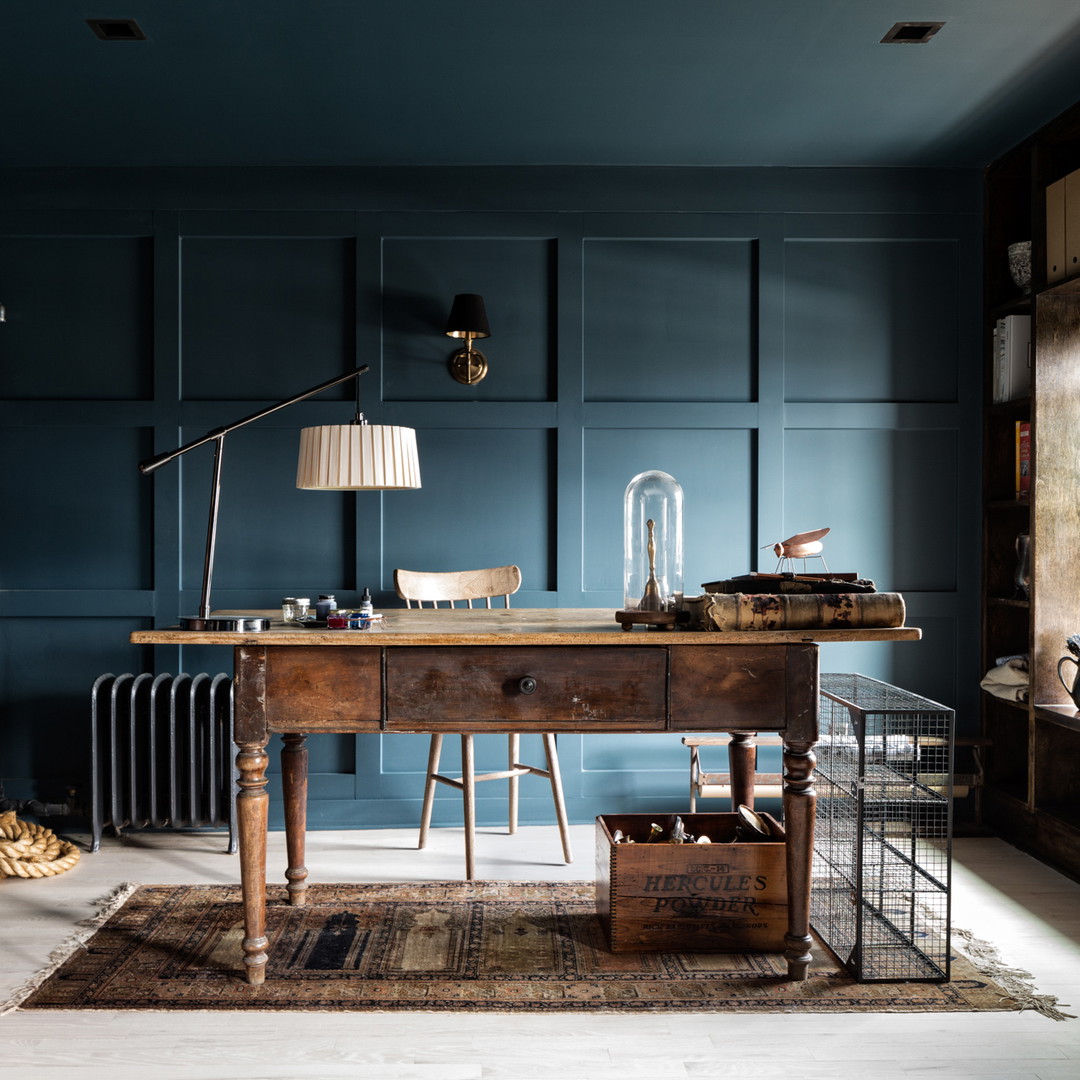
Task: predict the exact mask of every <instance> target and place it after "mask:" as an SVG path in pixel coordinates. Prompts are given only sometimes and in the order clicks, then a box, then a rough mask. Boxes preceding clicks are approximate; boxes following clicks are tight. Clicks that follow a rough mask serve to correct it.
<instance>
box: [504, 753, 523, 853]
mask: <svg viewBox="0 0 1080 1080" xmlns="http://www.w3.org/2000/svg"><path fill="white" fill-rule="evenodd" d="M506 742H507V747H508V757H509V761H507V763H506V767H507V769H509V770H510V771H511V772H513V771H514V769H516V768H517V761H518V756H519V753H520V751H519V747H520V746H521V736H520V735H518V734H517V733H516V732H514V733H511V734H510V735H507V736H506ZM519 780H520V777H518V776H511V777H510V807H509V811H508V814H507V819H508V820H509V822H510V828H509V829H508V830H507V831H508V832H510V833H511V834H513V833H516V832H517V823H518V781H519Z"/></svg>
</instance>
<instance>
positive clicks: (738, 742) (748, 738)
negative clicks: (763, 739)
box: [727, 731, 757, 810]
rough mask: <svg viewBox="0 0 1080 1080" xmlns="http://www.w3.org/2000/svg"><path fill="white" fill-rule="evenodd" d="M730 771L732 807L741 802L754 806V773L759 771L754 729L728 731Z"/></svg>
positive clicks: (733, 808) (744, 804) (734, 807)
mask: <svg viewBox="0 0 1080 1080" xmlns="http://www.w3.org/2000/svg"><path fill="white" fill-rule="evenodd" d="M728 735H729V736H730V739H731V741H730V742H729V743H728V748H727V752H728V772H729V774H730V776H731V809H732V810H735V809H736V808H737V807H738V806H739V805H740V804H741V805H743V806H749V807H750V808H751V809H753V807H754V774H755V773H756V771H757V745H756V744H755V742H754V739H755V738H756V737H757V733H756V732H754V731H731V732H728Z"/></svg>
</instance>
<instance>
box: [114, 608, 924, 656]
mask: <svg viewBox="0 0 1080 1080" xmlns="http://www.w3.org/2000/svg"><path fill="white" fill-rule="evenodd" d="M217 614H225V615H236V614H243V615H264V616H267V617H269V618H271V619H272V620H274V621H272V622H271V625H270V629H269V630H262V631H257V632H239V633H234V632H227V631H220V630H215V631H202V630H181V629H179V628H178V627H166V628H163V629H160V630H136V631H135V632H134V633H132V634H131V637H130V640H131V642H132V643H133V644H136V645H333V646H361V647H363V646H367V647H371V646H382V645H443V646H445V645H637V646H641V645H766V644H788V645H790V644H799V643H801V642H822V643H824V642H828V641H918V640H919V639H920V638H921V637H922V631H921V630H919V629H918V628H917V627H914V626H900V627H889V628H860V627H853V628H846V627H845V628H839V629H828V630H741V631H734V632H732V631H728V632H721V631H715V632H714V631H710V632H699V631H687V630H670V631H660V630H655V629H648V628H645V627H634V629H633V630H631V631H624V630H623V628H622V626H620V625H619V623H617V622H616V621H615V611H614V609H609V608H492V609H490V610H489V609H487V608H473V609H468V608H456V609H454V610H448V609H446V608H441V609H437V610H432V609H431V608H427V609H424V610H417V609H415V608H413V609H409V608H391V609H389V610H384V611H383V612H382V615H383V619H382V622H381V625H379V624H377V625H376V626H374V627H372V628H371V629H370V630H323V629H319V630H311V629H305V628H304V627H302V626H298V625H296V624H295V623H285V622H281V621H280V612H278V611H254V612H252V611H244V612H236V611H228V612H217Z"/></svg>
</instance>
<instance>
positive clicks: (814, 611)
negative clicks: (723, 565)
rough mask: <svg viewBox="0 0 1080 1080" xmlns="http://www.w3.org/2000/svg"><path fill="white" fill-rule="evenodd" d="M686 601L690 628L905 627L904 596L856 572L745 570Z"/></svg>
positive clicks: (808, 628) (837, 628) (709, 586)
mask: <svg viewBox="0 0 1080 1080" xmlns="http://www.w3.org/2000/svg"><path fill="white" fill-rule="evenodd" d="M701 587H702V589H704V590H705V593H704V595H703V596H698V597H691V598H687V599H686V600H684V608H685V609H686V611H687V612H688V613H689V623H688V625H687V629H691V630H812V629H836V630H841V629H844V628H852V629H854V628H866V627H894V626H903V625H904V617H905V610H904V598H903V597H902V596H901V595H900V593H893V592H878V591H877V589H876V587H875V585H874V583H873V582H872V581H869V580H867V579H865V578H860V577H859V576H858V574H854V573H838V574H744V575H742V576H740V577H734V578H727V579H725V580H723V581H710V582H706V583H705V584H703V585H702V586H701Z"/></svg>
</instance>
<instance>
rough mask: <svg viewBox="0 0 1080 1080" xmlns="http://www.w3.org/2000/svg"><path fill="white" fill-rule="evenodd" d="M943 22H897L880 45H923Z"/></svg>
mask: <svg viewBox="0 0 1080 1080" xmlns="http://www.w3.org/2000/svg"><path fill="white" fill-rule="evenodd" d="M944 25H945V24H944V23H943V22H898V23H897V24H896V25H895V26H894V27H893V28H892V29H891V30H890V31H889V32H888V33H887V34H886V35H885V36H884V37H883V38H882V39H881V41H880V42H879V44H881V45H925V44H926V42H928V41H929V40H930V39H931V38H932V37H933V36H934V35H935V34H936V33H937V32H938V31H939V30H940V29H941V28H942V27H943V26H944Z"/></svg>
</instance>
